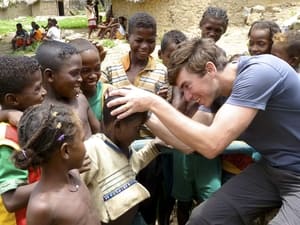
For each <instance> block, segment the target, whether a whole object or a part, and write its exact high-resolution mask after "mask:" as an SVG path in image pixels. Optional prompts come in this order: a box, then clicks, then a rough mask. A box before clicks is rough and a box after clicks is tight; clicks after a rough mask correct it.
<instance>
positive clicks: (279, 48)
mask: <svg viewBox="0 0 300 225" xmlns="http://www.w3.org/2000/svg"><path fill="white" fill-rule="evenodd" d="M271 54H272V55H275V56H277V57H279V58H281V59H283V60H284V61H286V62H287V63H288V64H290V65H291V66H292V67H293V68H294V69H295V70H296V71H297V72H298V73H299V72H300V71H299V64H300V32H299V31H296V30H288V31H286V32H284V33H276V34H275V35H274V36H273V45H272V50H271Z"/></svg>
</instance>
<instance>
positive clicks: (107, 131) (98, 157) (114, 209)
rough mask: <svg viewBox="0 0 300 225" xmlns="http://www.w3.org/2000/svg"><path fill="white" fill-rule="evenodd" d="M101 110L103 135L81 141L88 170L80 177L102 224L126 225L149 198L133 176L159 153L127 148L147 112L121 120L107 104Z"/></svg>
mask: <svg viewBox="0 0 300 225" xmlns="http://www.w3.org/2000/svg"><path fill="white" fill-rule="evenodd" d="M115 98H116V97H108V98H106V99H105V101H104V108H103V121H102V125H103V134H95V135H93V136H92V137H90V138H89V139H88V140H86V141H85V146H86V149H87V154H88V155H89V157H90V159H91V161H92V162H91V169H90V170H89V171H87V172H86V173H83V174H82V178H83V180H84V181H85V183H86V184H87V186H88V188H89V190H90V192H91V194H92V198H93V199H94V204H95V205H96V206H97V209H98V210H99V214H100V217H101V222H102V224H114V225H117V224H119V225H130V224H132V222H133V220H134V218H135V216H136V214H137V211H138V204H139V203H140V202H142V201H143V200H145V199H146V198H149V196H150V195H149V192H148V191H147V189H146V188H144V187H143V186H142V185H141V184H140V183H139V182H138V181H137V180H136V178H135V177H136V174H137V173H138V171H140V170H141V169H142V168H143V167H145V166H146V165H147V164H148V163H149V162H150V161H151V160H152V159H154V158H155V157H156V156H157V155H158V153H159V151H158V150H157V149H156V147H155V146H154V144H153V143H150V144H149V145H146V146H145V147H144V148H143V149H141V150H139V151H135V150H132V149H131V148H130V147H129V146H130V144H131V143H132V142H133V141H134V140H135V139H136V138H137V137H138V136H139V130H140V126H141V125H142V124H144V123H145V122H146V120H147V112H142V113H134V114H132V115H130V116H128V117H126V118H124V119H122V120H118V119H116V117H115V116H112V115H111V114H110V113H111V111H112V110H113V109H114V108H108V107H107V103H108V102H110V101H111V100H113V99H115Z"/></svg>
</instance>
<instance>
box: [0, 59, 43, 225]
mask: <svg viewBox="0 0 300 225" xmlns="http://www.w3.org/2000/svg"><path fill="white" fill-rule="evenodd" d="M45 94H46V91H45V89H44V88H43V86H42V75H41V71H40V68H39V64H38V62H37V61H36V60H35V59H34V58H31V57H28V56H0V104H1V106H2V110H9V111H11V110H18V111H24V110H25V109H26V108H28V107H29V106H31V105H35V104H38V103H41V102H42V101H43V99H44V97H45ZM1 112H2V111H1ZM16 151H20V147H19V142H18V135H17V128H16V127H15V126H13V125H11V124H9V123H4V122H2V123H0V194H1V198H0V224H1V225H2V224H3V225H4V224H5V225H25V224H26V220H25V213H26V211H25V207H26V206H27V203H28V199H29V195H30V193H31V191H32V190H33V188H34V185H35V184H32V183H34V182H35V181H36V180H37V179H39V175H40V174H39V170H33V169H32V168H30V169H29V170H21V169H18V168H16V167H15V166H14V164H13V162H12V161H11V156H12V154H13V153H14V152H16Z"/></svg>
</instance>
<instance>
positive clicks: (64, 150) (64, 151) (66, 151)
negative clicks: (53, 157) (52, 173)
mask: <svg viewBox="0 0 300 225" xmlns="http://www.w3.org/2000/svg"><path fill="white" fill-rule="evenodd" d="M59 151H60V155H61V157H62V158H63V159H65V160H68V159H69V158H70V146H69V144H68V143H67V142H64V143H63V144H62V145H61V146H60V149H59Z"/></svg>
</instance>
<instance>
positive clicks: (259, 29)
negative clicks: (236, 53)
mask: <svg viewBox="0 0 300 225" xmlns="http://www.w3.org/2000/svg"><path fill="white" fill-rule="evenodd" d="M278 32H280V27H279V26H278V24H277V23H275V22H273V21H269V20H259V21H255V22H254V23H252V25H251V27H250V29H249V32H248V38H249V44H248V51H249V53H250V55H261V54H270V53H271V48H272V44H273V41H272V38H273V36H274V34H275V33H278Z"/></svg>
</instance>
